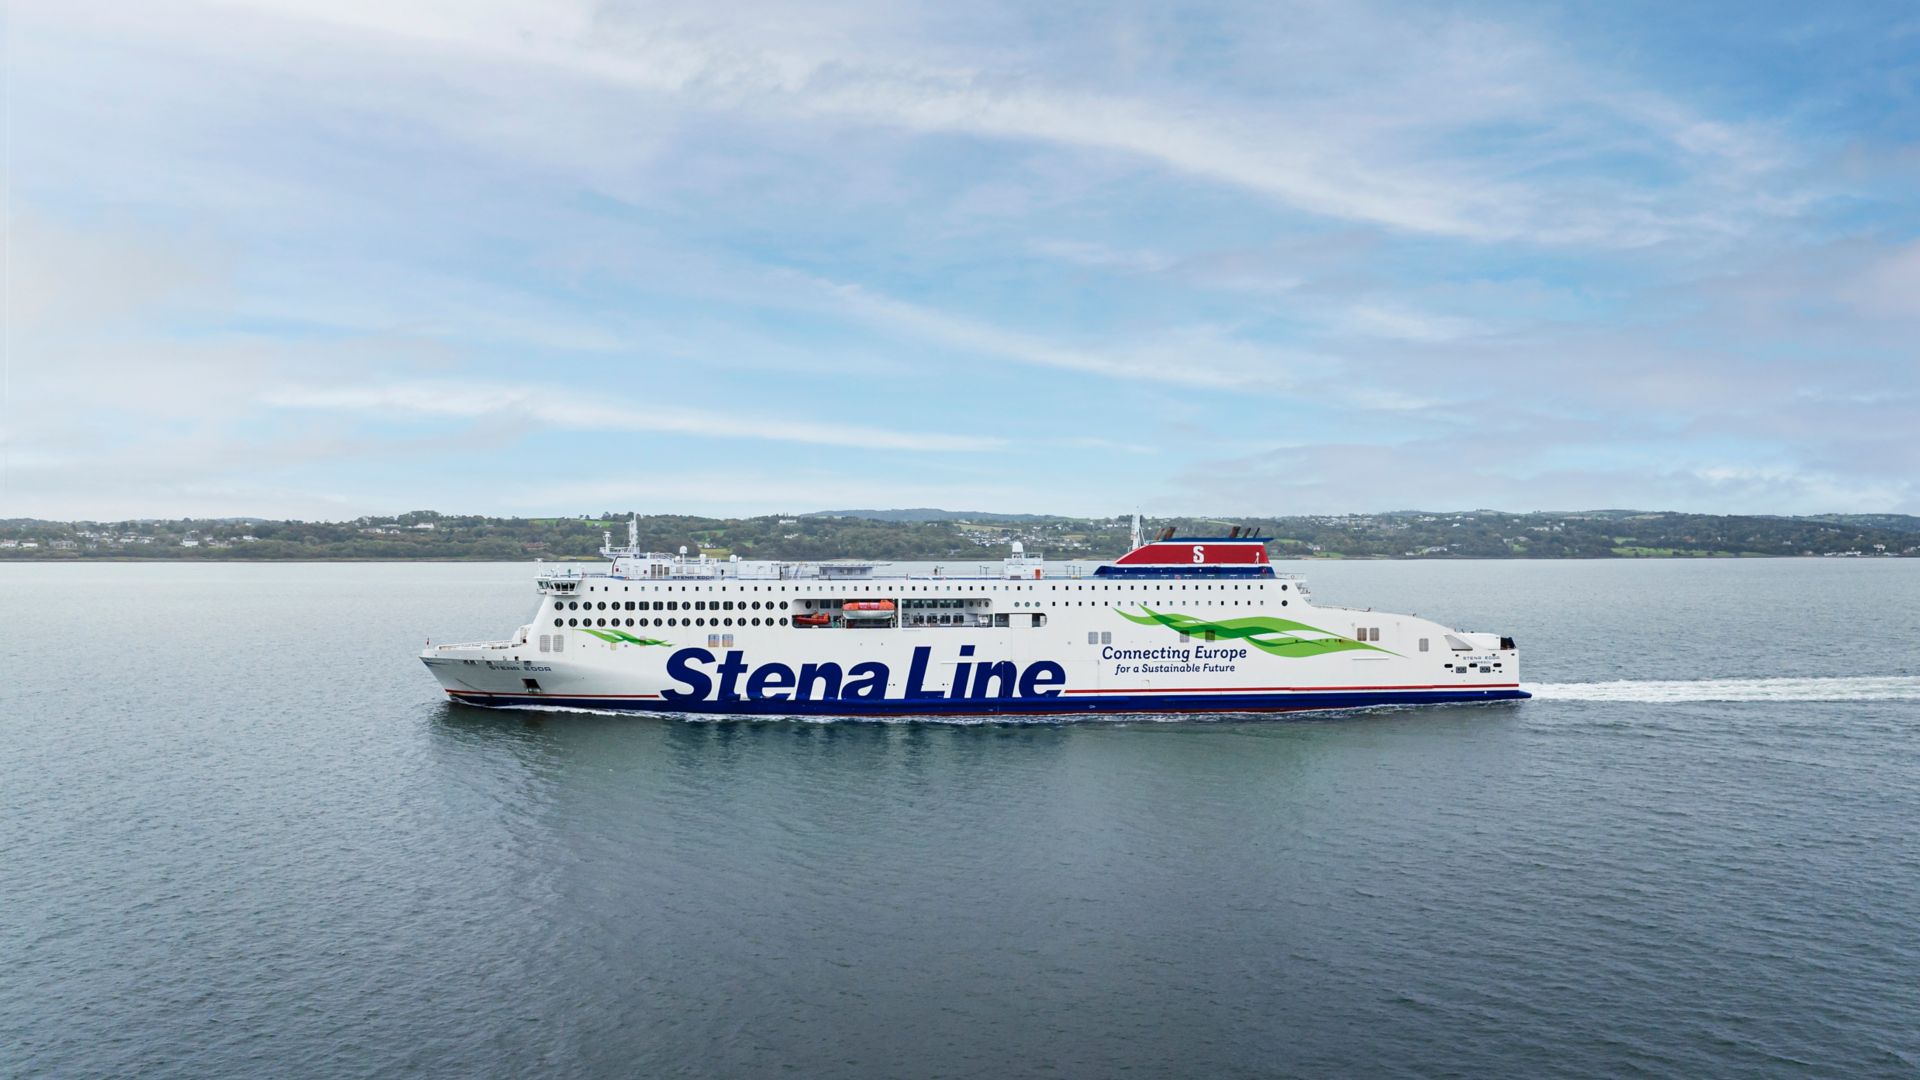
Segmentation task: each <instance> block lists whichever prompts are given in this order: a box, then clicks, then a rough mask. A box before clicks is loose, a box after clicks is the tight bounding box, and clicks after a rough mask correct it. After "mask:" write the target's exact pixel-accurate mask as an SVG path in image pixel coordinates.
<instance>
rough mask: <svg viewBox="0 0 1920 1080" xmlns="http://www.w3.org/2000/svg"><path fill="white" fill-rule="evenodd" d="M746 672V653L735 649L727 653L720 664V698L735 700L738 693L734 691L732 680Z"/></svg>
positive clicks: (738, 696) (737, 697)
mask: <svg viewBox="0 0 1920 1080" xmlns="http://www.w3.org/2000/svg"><path fill="white" fill-rule="evenodd" d="M746 673H747V661H746V654H745V653H743V652H741V651H739V650H738V649H735V650H734V651H732V652H730V653H728V654H727V659H726V660H725V662H723V663H722V664H721V665H720V700H721V701H737V700H739V698H740V695H739V694H737V693H735V692H734V689H733V684H734V681H735V680H736V679H738V678H740V676H742V675H745V674H746Z"/></svg>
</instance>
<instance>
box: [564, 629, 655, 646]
mask: <svg viewBox="0 0 1920 1080" xmlns="http://www.w3.org/2000/svg"><path fill="white" fill-rule="evenodd" d="M580 629H581V630H582V631H584V632H585V633H589V634H592V635H593V636H594V637H597V638H599V639H600V640H601V641H604V642H606V643H607V644H609V645H619V644H621V643H623V642H624V643H626V644H628V645H671V644H673V642H671V641H661V640H660V639H659V638H650V637H634V636H633V635H632V634H629V633H627V632H626V631H625V630H590V629H588V628H587V627H584V626H583V627H581V628H580Z"/></svg>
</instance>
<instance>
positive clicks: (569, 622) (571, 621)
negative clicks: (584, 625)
mask: <svg viewBox="0 0 1920 1080" xmlns="http://www.w3.org/2000/svg"><path fill="white" fill-rule="evenodd" d="M567 625H568V626H579V625H580V620H579V619H568V620H567Z"/></svg>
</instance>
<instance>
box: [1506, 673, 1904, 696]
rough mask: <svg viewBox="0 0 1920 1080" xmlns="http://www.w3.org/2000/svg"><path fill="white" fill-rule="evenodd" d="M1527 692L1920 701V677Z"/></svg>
mask: <svg viewBox="0 0 1920 1080" xmlns="http://www.w3.org/2000/svg"><path fill="white" fill-rule="evenodd" d="M1524 689H1527V690H1530V691H1532V692H1533V696H1534V697H1536V698H1543V699H1548V700H1553V701H1646V702H1664V703H1677V702H1688V701H1920V676H1912V675H1882V676H1873V675H1861V676H1847V677H1834V678H1815V679H1697V680H1692V681H1686V682H1650V681H1649V682H1638V681H1625V680H1623V681H1620V682H1590V683H1538V684H1533V685H1528V686H1526V687H1524Z"/></svg>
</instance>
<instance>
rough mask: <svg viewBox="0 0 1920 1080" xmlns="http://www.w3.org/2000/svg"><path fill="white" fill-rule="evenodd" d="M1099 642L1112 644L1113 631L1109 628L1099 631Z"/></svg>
mask: <svg viewBox="0 0 1920 1080" xmlns="http://www.w3.org/2000/svg"><path fill="white" fill-rule="evenodd" d="M1100 644H1102V645H1111V644H1113V631H1111V630H1102V631H1100Z"/></svg>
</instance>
